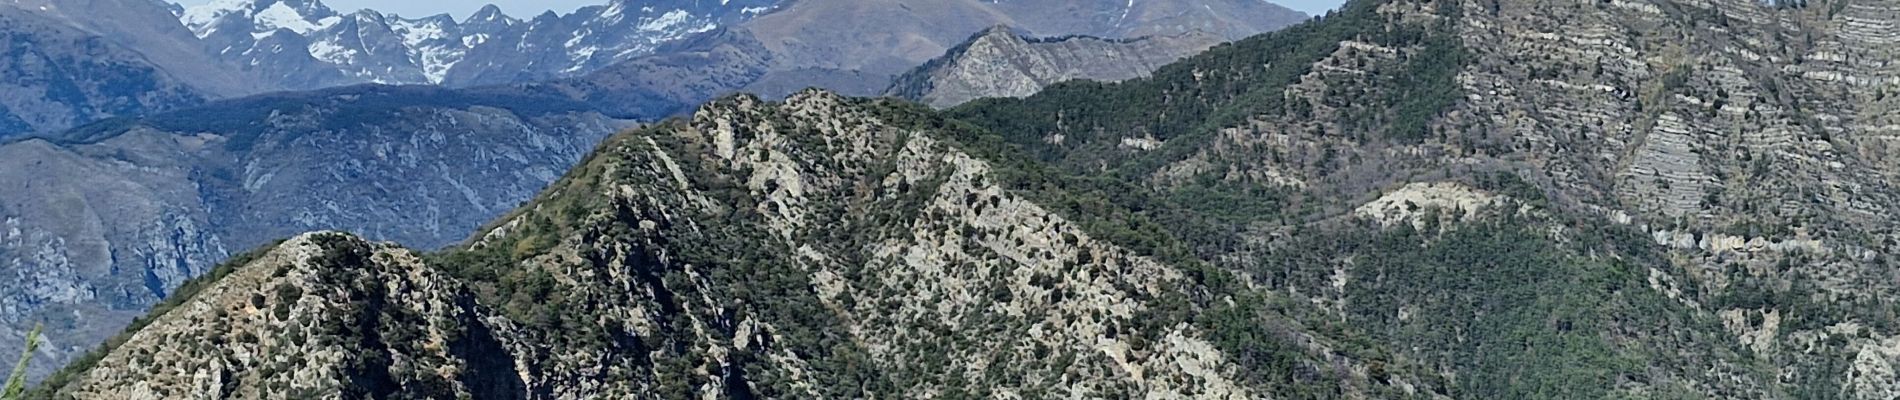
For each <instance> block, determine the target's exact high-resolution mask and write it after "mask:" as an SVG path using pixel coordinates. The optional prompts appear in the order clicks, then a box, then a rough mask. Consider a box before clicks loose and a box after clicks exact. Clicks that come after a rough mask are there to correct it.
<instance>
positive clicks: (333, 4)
mask: <svg viewBox="0 0 1900 400" xmlns="http://www.w3.org/2000/svg"><path fill="white" fill-rule="evenodd" d="M178 1H179V2H180V3H183V4H185V5H193V4H201V3H204V2H205V1H206V0H178ZM1269 1H1273V2H1274V3H1278V4H1280V5H1283V6H1286V7H1287V8H1292V9H1295V10H1300V12H1304V13H1307V14H1313V15H1318V14H1323V13H1325V12H1326V10H1328V9H1332V8H1333V7H1338V6H1339V5H1340V4H1341V3H1344V2H1345V0H1269ZM606 2H607V0H399V1H390V0H323V4H328V5H329V6H330V8H334V9H336V10H337V11H339V12H345V13H347V12H351V11H356V10H359V9H364V8H373V9H376V10H377V11H382V12H392V13H396V14H401V15H402V16H405V17H411V18H414V17H422V16H429V15H435V14H439V13H449V14H452V15H455V17H456V18H461V17H466V16H468V14H469V13H473V12H475V10H478V9H481V8H482V5H485V4H488V3H495V5H499V6H501V9H502V10H503V11H505V12H507V13H508V15H512V16H514V17H515V18H524V19H525V18H533V17H534V16H535V15H537V14H540V13H541V12H543V11H547V10H550V9H552V10H554V11H555V12H559V13H567V12H569V11H574V9H577V8H581V7H583V6H588V5H593V4H606Z"/></svg>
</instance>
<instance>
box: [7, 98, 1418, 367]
mask: <svg viewBox="0 0 1900 400" xmlns="http://www.w3.org/2000/svg"><path fill="white" fill-rule="evenodd" d="M933 120H934V119H933V118H932V117H929V116H928V115H925V114H918V113H916V112H914V111H906V110H903V109H900V108H891V107H889V106H887V105H884V104H880V103H875V102H869V101H862V100H848V99H844V98H840V97H837V96H835V95H830V94H826V93H821V92H806V93H801V94H798V95H795V96H793V97H792V98H790V99H788V100H786V101H785V102H784V103H782V104H772V103H763V102H760V101H758V100H756V99H754V98H749V97H742V98H734V99H729V100H724V101H721V102H718V103H715V104H712V105H709V106H708V107H707V108H706V109H705V110H703V111H702V112H700V113H698V114H696V115H695V116H694V118H693V119H692V120H691V121H690V122H678V123H673V124H668V125H664V126H660V127H657V128H653V129H646V130H641V131H636V132H631V133H626V134H622V135H620V136H617V137H616V138H615V139H612V140H610V141H609V143H608V144H607V145H606V146H604V147H602V148H601V150H600V151H599V152H597V153H596V154H594V155H593V156H591V157H590V158H589V160H588V161H587V162H586V163H584V164H583V165H582V166H581V167H579V168H577V169H576V170H575V171H573V172H572V173H570V174H569V175H568V176H567V177H566V178H564V179H563V180H562V181H561V182H560V183H558V184H556V185H555V186H554V187H552V188H550V189H549V190H548V191H547V192H545V193H543V195H542V196H541V197H540V198H539V199H537V200H536V201H535V202H533V203H530V204H528V205H526V206H524V207H523V208H521V209H519V210H517V211H516V212H515V213H514V214H511V215H510V216H508V217H505V218H503V219H501V220H500V221H498V222H497V223H496V224H495V225H492V226H491V227H490V228H488V229H486V230H484V231H483V232H482V233H481V234H479V235H478V236H477V237H476V238H475V239H472V240H471V242H469V243H468V244H466V245H464V246H463V247H461V248H459V249H457V250H452V251H448V252H444V253H440V254H436V255H432V256H429V257H424V258H423V259H418V258H417V257H416V256H415V255H413V254H412V253H409V252H407V251H403V250H400V249H395V248H391V247H388V246H383V245H371V244H366V243H363V242H361V241H360V240H357V239H353V238H350V237H347V236H343V235H338V234H313V235H306V236H302V237H299V238H298V239H293V240H291V241H288V242H285V243H284V244H281V245H277V246H275V248H274V250H271V251H269V252H267V253H265V254H266V255H264V256H263V257H262V258H258V259H256V261H250V262H247V263H245V265H243V266H238V267H234V268H232V269H231V270H229V271H227V272H225V273H222V274H213V277H212V278H207V279H206V280H205V281H204V282H202V283H201V284H202V285H204V286H203V287H204V289H202V291H199V292H196V293H195V294H193V293H186V294H185V295H183V296H184V297H181V298H178V299H175V301H177V302H178V303H177V304H178V305H177V306H175V307H170V308H164V307H162V309H167V310H169V311H166V312H164V313H163V314H162V315H159V316H156V317H155V318H154V319H153V322H152V323H151V324H150V325H147V326H143V327H140V328H137V329H136V330H133V331H130V332H128V336H124V338H125V340H124V341H123V343H122V344H117V345H116V346H111V347H108V348H107V349H105V350H102V353H100V354H102V356H101V357H100V358H98V359H97V361H96V362H87V363H82V364H80V365H77V366H75V367H74V368H73V369H72V370H70V371H68V372H67V373H63V374H61V375H59V376H56V377H55V378H54V379H52V380H50V381H48V385H49V387H47V388H46V389H47V390H56V391H57V393H51V392H48V393H42V395H51V396H53V397H55V398H102V399H109V398H138V397H140V396H146V395H156V396H159V397H179V396H183V397H194V398H229V397H251V396H259V397H279V396H285V395H294V394H297V393H313V394H321V395H334V394H338V393H341V394H343V395H344V396H345V397H348V396H349V395H350V394H351V393H367V394H369V395H372V396H375V395H392V396H397V397H408V398H424V397H428V398H443V397H455V396H460V395H464V394H470V395H475V396H477V397H480V398H602V397H607V398H629V397H654V398H687V397H702V396H711V397H730V398H754V397H766V398H784V397H812V398H836V397H885V396H898V395H940V396H955V395H972V396H983V397H995V396H1003V397H1013V396H1022V397H1044V396H1063V397H1067V396H1082V397H1151V398H1229V399H1242V398H1259V397H1261V396H1279V394H1276V393H1275V392H1279V391H1282V390H1288V389H1286V388H1285V387H1283V386H1275V385H1270V384H1263V383H1262V382H1260V381H1253V380H1248V379H1244V378H1242V376H1243V375H1249V373H1246V371H1247V370H1246V368H1250V367H1253V366H1256V365H1257V364H1252V362H1254V361H1256V360H1254V358H1255V356H1254V355H1252V354H1248V355H1237V354H1235V353H1230V351H1232V350H1233V349H1240V348H1243V347H1229V346H1228V345H1226V344H1217V343H1216V341H1215V339H1214V337H1215V336H1214V335H1215V332H1217V331H1220V330H1225V329H1229V327H1227V326H1225V325H1224V324H1223V323H1221V322H1217V321H1215V320H1212V319H1203V318H1201V317H1199V316H1198V315H1201V313H1202V312H1206V313H1212V314H1210V315H1213V314H1218V315H1223V316H1224V317H1223V318H1229V319H1234V320H1239V321H1247V322H1248V323H1250V324H1257V325H1258V326H1276V327H1278V328H1277V329H1275V330H1273V331H1272V332H1273V333H1272V334H1270V335H1263V336H1257V337H1252V338H1251V339H1250V340H1249V343H1248V344H1247V345H1246V346H1247V347H1244V348H1248V349H1256V350H1264V349H1273V350H1272V351H1274V353H1273V354H1275V356H1274V358H1273V359H1275V360H1279V361H1281V362H1285V363H1287V364H1285V366H1288V367H1293V368H1298V369H1299V370H1301V371H1308V372H1307V373H1309V374H1311V375H1309V376H1307V377H1303V378H1300V380H1302V381H1308V382H1307V383H1309V384H1318V385H1321V386H1322V387H1329V388H1336V389H1328V390H1346V391H1348V392H1350V393H1356V394H1357V395H1361V396H1364V395H1376V396H1381V397H1383V396H1391V395H1397V394H1400V393H1406V392H1407V391H1413V392H1414V393H1417V394H1422V393H1424V392H1426V391H1428V390H1429V389H1428V388H1426V387H1425V386H1423V385H1426V384H1427V383H1426V382H1429V381H1427V380H1424V379H1419V378H1418V377H1415V376H1413V375H1410V371H1411V370H1410V369H1407V365H1409V364H1405V363H1403V362H1400V361H1398V360H1392V361H1390V362H1391V364H1390V365H1391V367H1390V372H1387V370H1386V368H1387V367H1386V366H1385V365H1386V364H1384V363H1381V364H1380V367H1379V368H1380V370H1379V372H1377V374H1376V375H1368V373H1367V372H1366V371H1367V370H1366V368H1367V367H1366V364H1364V362H1365V361H1364V360H1360V359H1358V358H1356V357H1348V356H1347V355H1344V354H1339V353H1336V352H1337V351H1338V350H1337V344H1336V342H1335V340H1339V339H1338V338H1337V337H1335V335H1339V334H1340V333H1338V332H1326V333H1321V331H1309V330H1308V328H1305V327H1304V326H1303V325H1301V323H1300V322H1299V320H1297V319H1295V318H1293V317H1288V316H1284V315H1281V314H1277V313H1276V312H1274V311H1269V310H1268V309H1265V308H1261V309H1247V311H1241V310H1240V309H1235V308H1234V307H1235V305H1236V304H1242V305H1246V304H1257V303H1254V302H1255V301H1257V300H1258V299H1256V298H1254V297H1252V295H1246V294H1243V292H1230V290H1233V288H1231V287H1226V286H1222V285H1216V284H1214V283H1212V282H1215V281H1220V278H1215V277H1214V276H1213V275H1207V274H1209V273H1213V274H1220V273H1219V272H1211V271H1208V270H1202V269H1192V268H1188V267H1184V266H1177V265H1172V264H1170V263H1165V262H1160V261H1157V260H1155V259H1153V258H1150V257H1146V256H1142V255H1138V254H1136V253H1134V252H1131V251H1129V250H1127V249H1124V248H1121V247H1120V246H1117V245H1115V244H1112V243H1110V242H1107V241H1103V240H1100V239H1096V238H1094V237H1093V236H1092V235H1091V234H1090V233H1089V232H1088V230H1087V229H1084V228H1083V227H1082V226H1081V225H1080V224H1079V223H1078V222H1075V221H1071V220H1069V219H1067V218H1064V217H1062V216H1060V215H1057V214H1055V213H1053V212H1051V211H1049V210H1048V209H1045V208H1043V207H1042V206H1040V205H1038V204H1037V203H1034V202H1031V201H1029V200H1028V199H1027V198H1025V197H1022V196H1019V195H1016V194H1012V193H1011V192H1010V191H1008V190H1005V189H1004V186H1003V185H1005V184H1006V181H1005V179H1006V178H1007V177H1009V176H1013V174H1014V172H1006V171H1010V170H1012V168H1013V167H997V166H993V165H991V164H990V163H988V162H985V161H982V160H980V159H977V158H973V157H971V156H970V155H968V154H966V153H964V152H962V151H960V150H958V145H957V144H955V142H952V141H948V138H951V137H959V136H960V135H961V134H960V133H957V132H955V131H953V130H945V129H944V128H929V126H933V125H935V124H939V123H941V121H940V120H939V121H937V122H932V121H933ZM180 343H197V344H205V343H225V344H228V345H227V346H191V345H184V346H180V345H179V344H180ZM345 349H347V350H345ZM507 371H513V372H507ZM476 374H493V375H486V376H475V375H476ZM1338 388H1343V389H1338Z"/></svg>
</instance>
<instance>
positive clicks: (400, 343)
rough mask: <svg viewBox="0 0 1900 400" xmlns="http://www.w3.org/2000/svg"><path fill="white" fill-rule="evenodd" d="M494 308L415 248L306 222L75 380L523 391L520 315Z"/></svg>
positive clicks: (419, 392)
mask: <svg viewBox="0 0 1900 400" xmlns="http://www.w3.org/2000/svg"><path fill="white" fill-rule="evenodd" d="M338 294H341V295H338ZM484 311H485V310H483V309H481V308H480V307H479V306H478V305H477V304H476V303H475V299H474V294H473V293H471V292H469V291H468V289H467V288H465V287H463V286H461V285H459V284H457V283H456V282H455V281H454V280H453V279H452V278H450V277H447V276H445V275H444V274H442V273H441V272H437V271H433V270H430V269H429V268H427V267H426V266H424V265H423V262H422V259H421V258H420V257H419V256H418V255H416V254H415V253H412V252H409V251H407V250H403V249H399V248H395V247H393V246H390V245H383V244H371V243H366V242H363V241H362V240H361V239H357V238H355V237H351V236H348V235H344V234H338V233H314V234H307V235H301V236H298V237H297V238H294V239H291V240H289V241H286V242H284V243H283V244H280V245H276V246H275V247H274V248H272V249H270V251H269V252H267V253H265V254H263V255H262V257H260V258H258V259H256V260H255V261H251V262H249V263H247V264H246V265H243V266H239V267H236V268H235V269H234V270H233V272H231V273H230V274H229V275H228V276H223V277H221V278H220V279H218V284H217V285H214V286H210V287H208V288H205V289H203V290H202V291H200V292H198V293H196V295H195V296H192V298H191V300H190V301H187V302H184V303H182V304H179V305H177V306H176V307H175V308H173V309H171V310H169V312H166V313H165V314H164V315H158V316H154V317H153V319H152V321H151V322H150V324H149V325H147V326H146V328H145V329H141V330H140V331H138V332H137V333H136V334H133V335H131V336H130V337H127V338H126V339H125V342H124V343H123V344H121V345H119V346H118V347H116V348H113V349H112V351H111V352H110V353H108V354H106V355H105V356H104V357H102V358H100V359H98V360H97V361H96V363H97V364H96V365H98V366H99V368H96V369H94V370H92V371H91V372H92V373H90V374H87V375H85V376H82V377H79V379H78V380H77V381H75V382H74V383H73V385H72V386H70V387H69V389H68V390H67V391H66V393H68V394H69V395H70V396H73V397H76V398H87V399H133V398H180V397H186V398H272V397H298V396H308V395H311V394H318V393H327V394H332V395H336V394H346V395H349V394H354V395H370V396H390V395H392V394H398V393H399V394H401V395H404V396H408V397H415V398H451V397H462V398H484V399H489V398H522V397H523V396H524V395H525V393H526V392H525V390H523V385H522V383H521V382H520V379H521V376H520V375H519V372H516V371H515V368H516V365H515V360H514V356H515V355H514V354H512V353H513V352H511V350H514V349H515V348H519V347H520V345H521V344H520V343H507V342H503V341H502V340H501V339H500V338H513V335H511V333H513V329H512V327H511V326H509V325H507V324H505V323H502V324H496V323H495V322H490V321H488V320H486V319H485V315H484ZM181 344H182V345H181ZM179 371H189V372H188V373H178V372H179Z"/></svg>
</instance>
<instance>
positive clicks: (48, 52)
mask: <svg viewBox="0 0 1900 400" xmlns="http://www.w3.org/2000/svg"><path fill="white" fill-rule="evenodd" d="M206 96H207V93H206V92H203V91H200V90H198V89H195V88H192V87H190V86H188V85H186V84H185V83H184V82H181V81H180V80H178V79H176V78H174V77H172V76H171V75H170V74H168V73H167V72H166V71H165V70H163V69H160V68H159V67H158V66H156V65H154V64H152V63H151V61H149V60H147V59H146V58H145V56H144V55H142V54H140V53H139V52H137V51H135V50H134V49H131V48H127V47H122V46H121V45H119V44H117V43H114V42H112V41H110V40H108V39H106V38H103V37H100V36H97V35H94V34H92V33H90V32H86V31H84V30H81V29H79V28H78V27H74V26H70V25H67V24H65V23H63V22H60V21H59V20H56V19H53V18H48V17H46V16H44V15H41V14H40V13H37V12H32V11H28V10H25V9H20V8H15V7H13V6H11V5H0V138H5V137H10V136H13V135H18V134H24V133H32V132H39V131H57V130H61V129H65V128H69V127H72V126H75V125H78V124H83V123H86V122H91V121H94V120H97V119H102V118H110V117H114V116H120V115H137V114H143V113H148V112H155V111H163V110H167V109H172V108H178V107H188V106H192V105H197V104H199V103H201V102H203V101H204V99H205V97H206Z"/></svg>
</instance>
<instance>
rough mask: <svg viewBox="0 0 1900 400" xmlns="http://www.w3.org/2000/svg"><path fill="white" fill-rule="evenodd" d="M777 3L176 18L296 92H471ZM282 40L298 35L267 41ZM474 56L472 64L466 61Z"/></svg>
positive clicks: (271, 6)
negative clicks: (404, 87)
mask: <svg viewBox="0 0 1900 400" xmlns="http://www.w3.org/2000/svg"><path fill="white" fill-rule="evenodd" d="M783 1H786V0H722V1H707V0H612V1H609V2H605V3H603V4H601V5H595V6H588V7H584V8H581V9H579V10H575V11H573V12H571V13H567V14H560V13H556V12H553V11H548V12H546V13H543V14H541V15H539V16H537V17H535V18H533V19H532V20H529V21H522V20H520V19H516V18H514V17H510V16H508V15H507V14H505V13H503V12H502V10H501V8H500V7H497V6H495V5H492V4H491V5H487V6H484V7H482V8H481V9H480V10H477V11H476V12H475V13H474V14H471V15H469V17H468V18H467V19H464V20H462V21H460V22H458V21H456V20H455V19H454V18H452V17H450V16H448V15H446V14H445V15H434V16H429V17H424V18H419V19H408V18H402V17H400V16H397V15H391V14H384V13H379V12H377V11H375V10H361V11H357V12H355V13H351V14H347V15H346V14H340V13H338V12H336V11H335V10H332V9H330V8H329V7H328V6H325V5H324V4H323V3H322V2H321V1H320V0H212V1H211V2H210V3H207V4H203V5H198V6H192V7H189V8H185V9H184V10H183V11H181V12H179V13H178V18H179V20H180V21H181V22H183V23H184V24H185V26H187V27H189V28H190V29H191V31H192V32H193V33H194V34H195V35H197V36H198V37H199V38H200V39H203V40H204V41H205V44H206V46H207V47H209V48H211V49H213V51H214V52H216V53H218V54H221V55H222V56H223V57H224V58H226V61H228V62H230V63H232V64H233V65H238V66H245V67H246V68H248V69H251V70H257V71H262V72H264V74H265V75H267V76H274V77H278V78H280V80H282V81H284V82H286V85H285V86H287V87H288V88H291V89H314V88H321V87H328V86H338V85H349V84H356V83H388V84H449V85H455V86H470V85H479V84H496V83H511V82H519V81H524V80H543V79H554V78H563V77H571V76H576V75H580V74H584V73H587V72H591V71H593V70H595V69H599V68H601V67H605V66H607V65H611V64H614V63H617V62H620V61H623V60H627V59H630V58H633V57H638V56H642V55H646V54H650V53H652V52H653V51H654V50H656V49H658V48H659V47H660V46H661V45H664V44H666V43H669V42H672V41H676V40H680V39H684V38H686V37H688V36H691V35H693V34H697V33H701V32H706V31H710V30H713V29H717V28H719V27H721V26H727V25H730V24H736V23H739V22H743V21H745V20H748V19H750V18H752V17H755V16H758V15H761V14H764V13H767V12H770V11H771V10H773V9H775V8H776V7H777V6H778V5H779V3H781V2H783ZM279 35H292V36H297V37H299V38H298V40H290V39H291V38H281V37H276V38H274V37H275V36H279ZM288 44H299V45H297V46H292V47H288V48H287V47H285V46H286V45H288ZM471 58H473V59H476V60H478V62H476V63H472V64H470V63H465V61H466V60H468V59H471ZM313 77H314V78H313Z"/></svg>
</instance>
